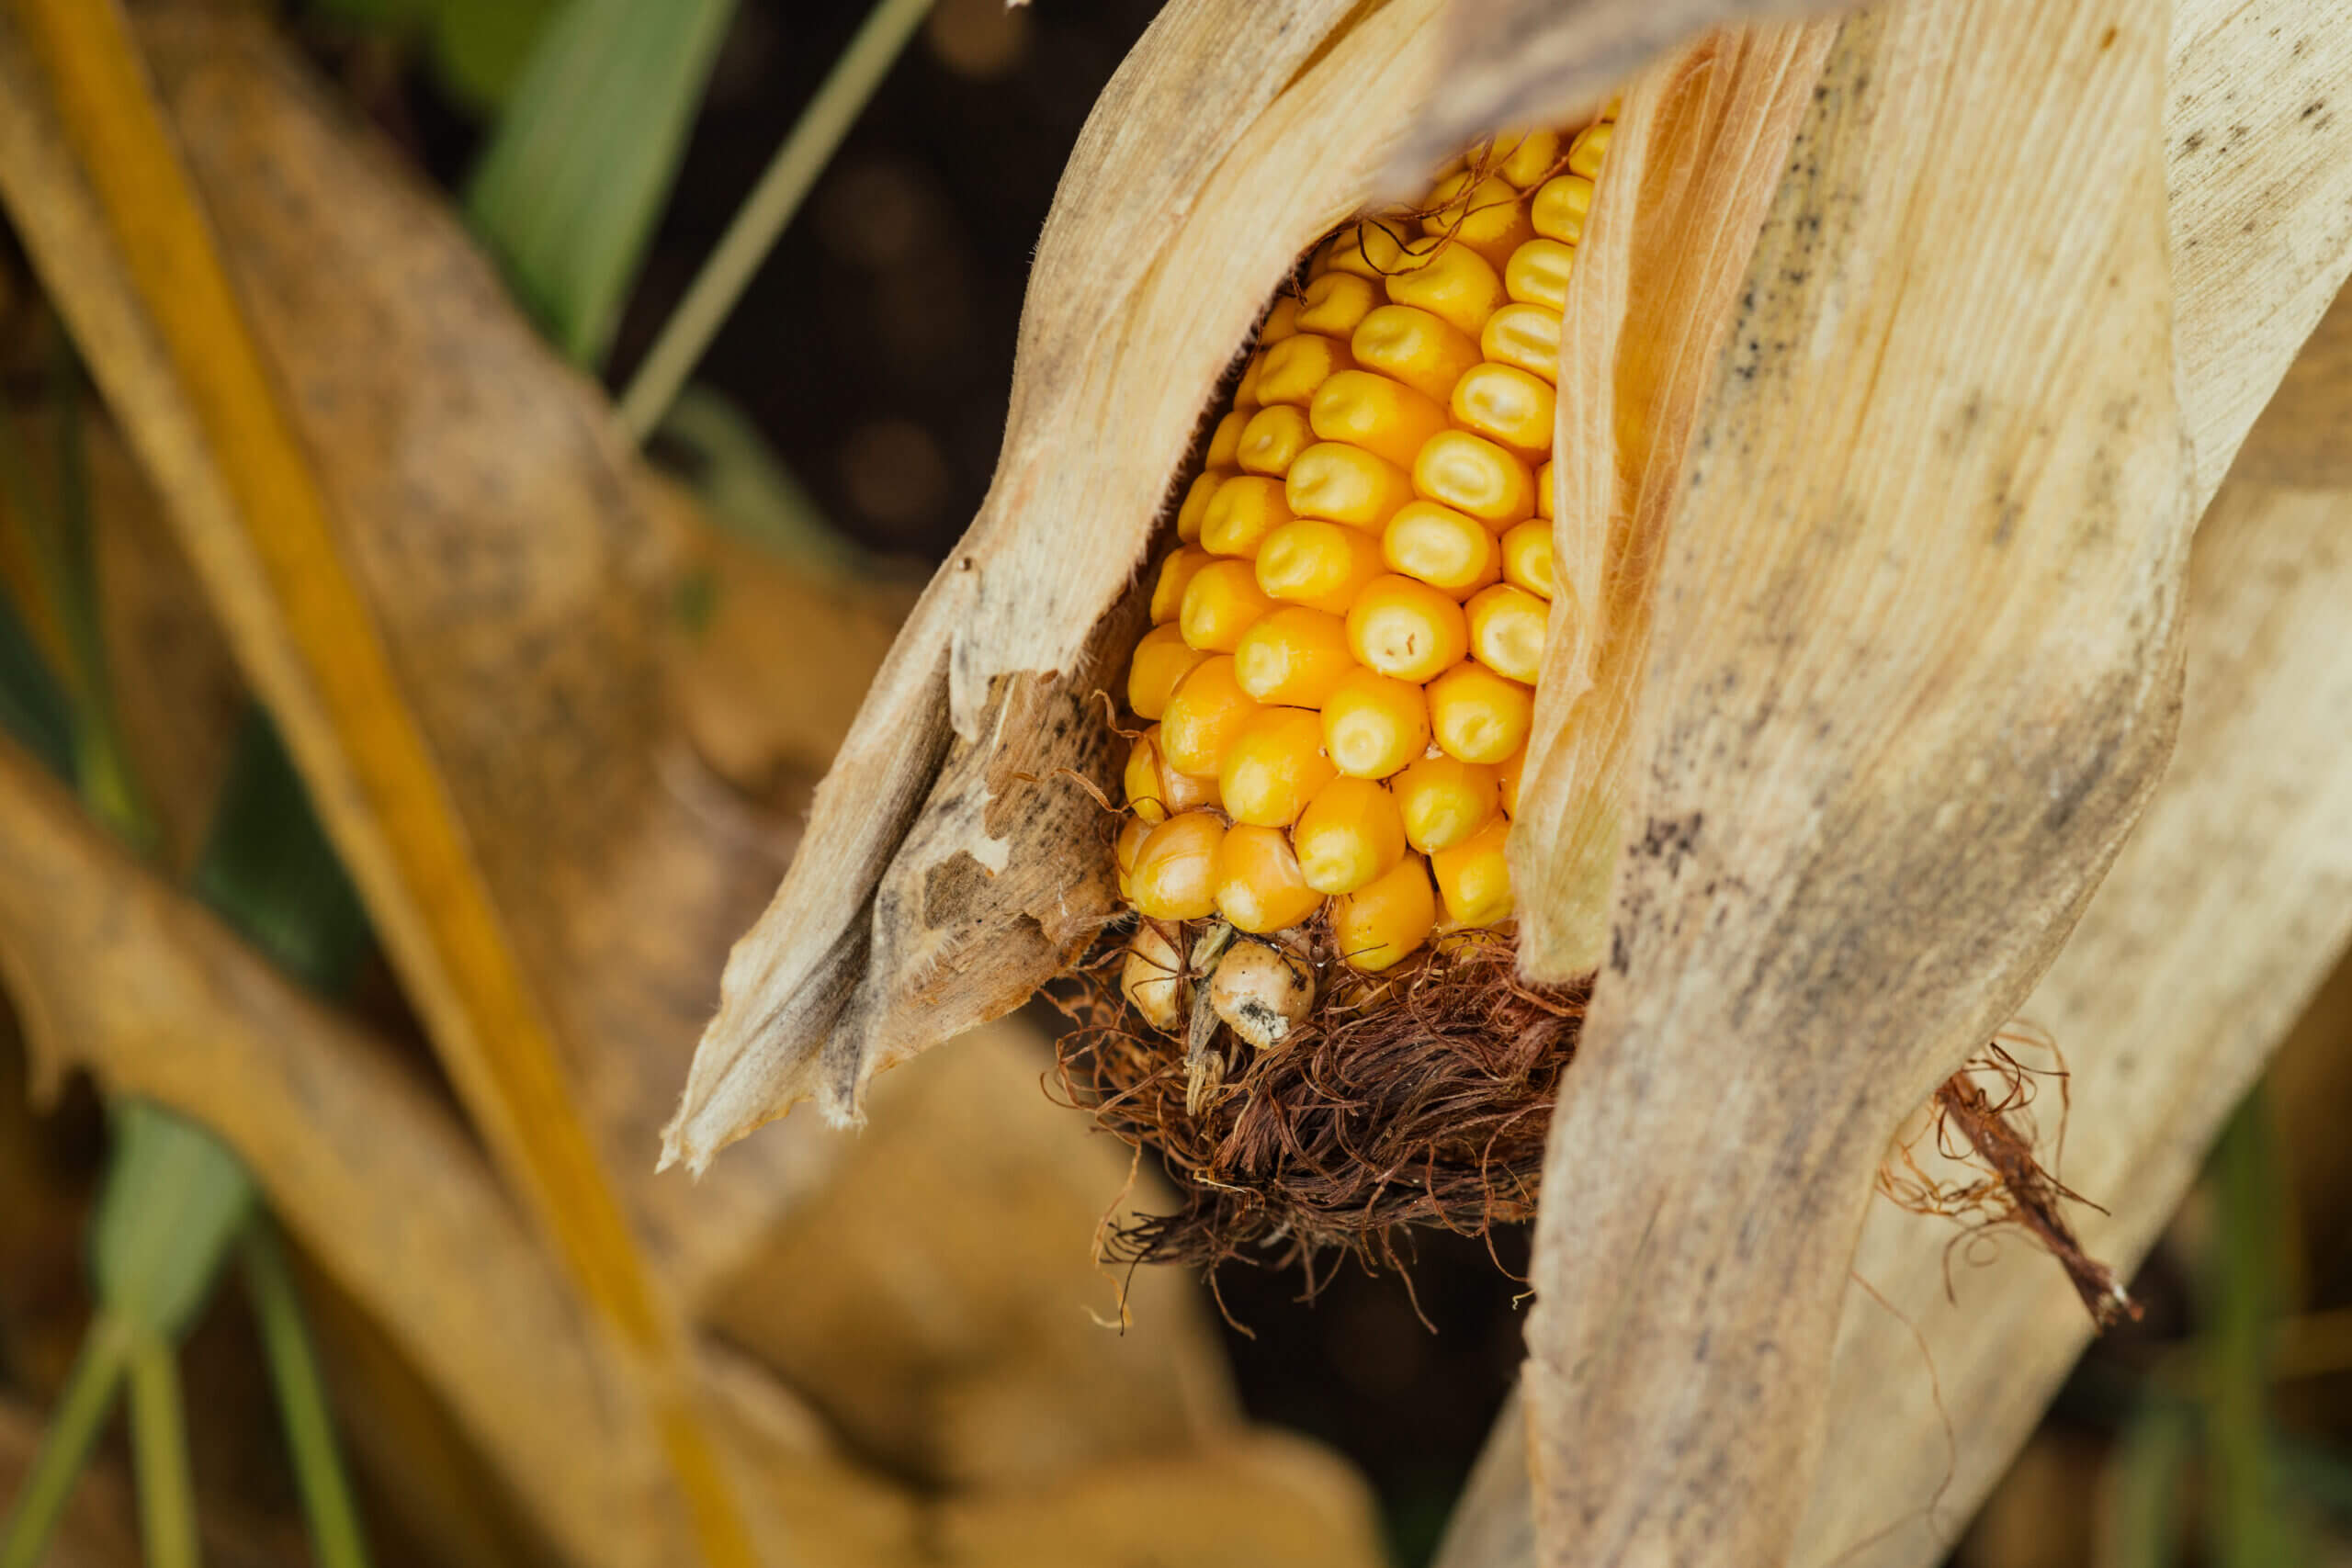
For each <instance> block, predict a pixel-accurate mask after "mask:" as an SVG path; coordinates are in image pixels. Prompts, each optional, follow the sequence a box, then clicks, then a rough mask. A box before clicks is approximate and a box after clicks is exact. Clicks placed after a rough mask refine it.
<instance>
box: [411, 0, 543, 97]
mask: <svg viewBox="0 0 2352 1568" xmlns="http://www.w3.org/2000/svg"><path fill="white" fill-rule="evenodd" d="M559 4H560V0H444V4H442V5H441V6H439V8H438V9H437V10H436V11H435V15H434V17H433V63H434V65H435V68H436V69H437V70H438V71H439V73H440V76H441V81H442V84H443V85H445V86H447V88H448V89H449V90H450V91H451V92H452V93H454V94H456V95H457V96H458V97H460V98H462V99H464V100H465V101H466V102H467V103H469V104H471V105H472V106H473V107H476V108H479V109H492V110H494V109H499V108H503V107H505V105H506V103H507V100H508V99H509V98H510V97H512V96H513V95H514V92H515V84H516V83H517V82H518V81H520V80H521V79H522V75H523V68H524V66H525V65H526V63H527V62H529V60H530V58H531V49H532V46H533V45H535V44H536V43H537V42H538V40H539V36H540V34H541V33H543V32H544V31H545V30H546V27H547V21H548V17H552V16H554V15H555V14H556V8H557V6H558V5H559Z"/></svg>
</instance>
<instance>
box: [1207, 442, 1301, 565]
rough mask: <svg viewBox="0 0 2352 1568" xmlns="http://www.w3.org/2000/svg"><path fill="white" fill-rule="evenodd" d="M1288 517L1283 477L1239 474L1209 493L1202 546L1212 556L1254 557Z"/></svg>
mask: <svg viewBox="0 0 2352 1568" xmlns="http://www.w3.org/2000/svg"><path fill="white" fill-rule="evenodd" d="M1268 412H1285V413H1287V412H1291V411H1289V410H1287V409H1284V410H1281V411H1274V410H1269V411H1268ZM1261 417H1263V416H1262V415H1261ZM1289 521H1290V508H1289V507H1288V506H1286V505H1284V504H1283V481H1282V480H1280V479H1267V478H1266V477H1264V476H1263V475H1261V474H1236V475H1235V476H1234V477H1233V478H1231V479H1227V480H1226V481H1225V482H1224V483H1223V484H1221V485H1219V486H1217V487H1216V494H1215V495H1213V496H1211V497H1209V510H1208V515H1207V516H1206V517H1204V518H1203V519H1202V520H1201V548H1202V549H1203V550H1204V551H1205V552H1206V553H1207V554H1209V555H1212V556H1240V557H1244V558H1252V557H1255V556H1256V555H1257V553H1258V547H1259V545H1260V544H1261V542H1262V541H1263V540H1264V539H1265V537H1266V536H1267V535H1268V534H1271V533H1272V532H1273V531H1274V530H1275V529H1277V528H1279V527H1281V526H1282V525H1283V524H1285V523H1287V522H1289Z"/></svg>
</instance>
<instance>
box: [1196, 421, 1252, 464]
mask: <svg viewBox="0 0 2352 1568" xmlns="http://www.w3.org/2000/svg"><path fill="white" fill-rule="evenodd" d="M1248 423H1250V416H1249V415H1248V414H1246V413H1243V412H1241V411H1240V410H1239V409H1235V410H1234V411H1232V412H1230V413H1227V415H1226V416H1225V417H1224V418H1222V419H1220V420H1218V421H1217V422H1216V429H1215V430H1213V431H1211V432H1210V433H1209V450H1208V456H1207V457H1204V458H1202V459H1201V461H1202V462H1203V463H1204V465H1206V466H1207V467H1209V468H1234V467H1236V466H1237V465H1238V463H1239V462H1240V460H1241V427H1242V426H1243V425H1245V424H1248Z"/></svg>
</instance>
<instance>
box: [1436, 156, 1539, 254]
mask: <svg viewBox="0 0 2352 1568" xmlns="http://www.w3.org/2000/svg"><path fill="white" fill-rule="evenodd" d="M1468 180H1469V175H1468V172H1467V171H1466V170H1465V171H1464V173H1462V174H1459V175H1453V177H1452V178H1451V179H1449V180H1447V181H1445V182H1444V183H1443V184H1442V185H1441V186H1440V187H1439V188H1440V189H1441V190H1446V194H1445V195H1444V196H1443V197H1439V196H1438V194H1437V192H1436V191H1432V192H1430V197H1431V200H1430V206H1432V207H1435V208H1437V209H1438V210H1436V211H1433V212H1431V213H1430V216H1429V217H1427V218H1424V219H1423V220H1421V228H1422V229H1423V230H1424V231H1427V232H1429V233H1431V234H1438V235H1445V236H1451V237H1452V239H1453V243H1455V244H1457V245H1467V246H1469V247H1470V249H1472V250H1473V251H1476V253H1477V254H1478V255H1479V256H1480V257H1481V258H1482V259H1483V260H1484V261H1485V262H1486V263H1487V265H1488V266H1489V267H1499V266H1501V265H1503V264H1504V263H1505V262H1507V261H1509V260H1510V254H1511V253H1512V252H1513V251H1515V250H1517V249H1519V247H1520V245H1521V243H1524V242H1526V241H1528V240H1532V239H1533V238H1534V237H1535V231H1534V229H1533V227H1532V226H1531V225H1530V224H1529V222H1528V220H1527V203H1526V201H1525V200H1524V199H1523V198H1522V197H1521V196H1520V194H1519V191H1518V188H1517V187H1516V186H1513V185H1512V184H1511V183H1510V181H1509V180H1506V179H1504V178H1502V177H1501V176H1500V175H1488V176H1487V178H1485V179H1483V180H1480V181H1479V182H1478V183H1477V184H1476V185H1470V184H1468ZM1447 186H1452V187H1453V188H1451V189H1447V188H1446V187H1447Z"/></svg>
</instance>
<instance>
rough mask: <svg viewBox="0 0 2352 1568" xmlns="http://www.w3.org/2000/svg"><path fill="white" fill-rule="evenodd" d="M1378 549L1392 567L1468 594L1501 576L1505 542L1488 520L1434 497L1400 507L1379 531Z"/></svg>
mask: <svg viewBox="0 0 2352 1568" xmlns="http://www.w3.org/2000/svg"><path fill="white" fill-rule="evenodd" d="M1380 554H1381V558H1382V559H1384V560H1385V561H1386V562H1387V563H1388V570H1391V571H1395V572H1401V573H1403V574H1404V575H1405V576H1407V577H1410V578H1415V579H1418V580H1419V581H1422V582H1426V583H1428V584H1429V585H1430V587H1431V588H1434V589H1436V590H1438V591H1439V592H1442V593H1443V594H1445V595H1446V596H1447V597H1448V598H1452V599H1467V598H1468V597H1470V595H1472V594H1473V593H1476V592H1478V590H1480V589H1481V588H1484V587H1486V586H1487V584H1488V583H1490V582H1493V581H1496V580H1497V579H1498V578H1499V577H1501V575H1502V547H1501V546H1500V545H1498V544H1497V543H1496V542H1495V536H1494V535H1493V534H1491V533H1489V532H1487V525H1485V524H1483V523H1481V522H1479V521H1478V520H1477V519H1476V518H1474V517H1465V516H1464V515H1463V514H1462V513H1459V512H1456V511H1454V510H1453V508H1452V507H1450V506H1440V505H1439V504H1438V503H1437V502H1433V501H1416V502H1411V503H1410V504H1408V505H1407V506H1404V507H1401V508H1399V509H1398V510H1397V515H1396V516H1394V517H1392V518H1390V519H1389V520H1388V526H1387V528H1386V529H1385V531H1384V532H1383V533H1382V534H1381V536H1380Z"/></svg>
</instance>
